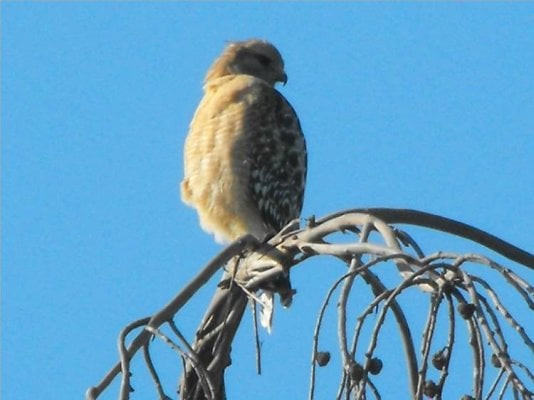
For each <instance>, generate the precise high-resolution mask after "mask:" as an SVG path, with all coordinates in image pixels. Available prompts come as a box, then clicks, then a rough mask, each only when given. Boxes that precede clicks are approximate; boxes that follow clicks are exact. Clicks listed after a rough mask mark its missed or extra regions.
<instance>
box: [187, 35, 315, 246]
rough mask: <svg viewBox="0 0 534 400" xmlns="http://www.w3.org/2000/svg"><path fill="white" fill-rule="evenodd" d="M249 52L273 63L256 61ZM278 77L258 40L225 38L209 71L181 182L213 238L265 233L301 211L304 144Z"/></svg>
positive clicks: (279, 67)
mask: <svg viewBox="0 0 534 400" xmlns="http://www.w3.org/2000/svg"><path fill="white" fill-rule="evenodd" d="M248 51H252V52H254V51H260V52H261V53H262V55H263V56H266V57H271V58H273V63H272V64H271V65H267V66H264V65H260V64H254V61H253V60H252V61H251V60H248V59H247V57H248V53H247V52H248ZM243 52H245V53H243ZM236 58H237V61H236ZM236 62H237V64H236ZM240 63H244V64H245V66H244V67H243V66H242V65H241V64H240ZM247 63H248V64H247ZM269 68H271V70H269ZM243 69H245V72H247V73H242V72H241V71H242V70H243ZM263 69H267V71H265V70H263ZM282 79H283V80H285V73H284V72H283V62H282V59H281V57H280V55H279V53H278V51H277V50H276V49H275V48H274V47H273V46H272V45H270V44H269V43H267V42H263V41H248V42H238V43H233V44H230V45H229V46H228V47H227V49H226V50H225V52H224V53H223V55H222V56H221V57H220V58H219V59H217V60H216V61H215V63H214V64H213V67H212V68H211V69H210V71H208V74H207V77H206V85H205V88H204V89H205V94H204V98H203V99H202V101H201V102H200V105H199V106H198V108H197V111H196V113H195V115H194V117H193V120H192V122H191V125H190V129H189V134H188V136H187V138H186V143H185V152H184V153H185V154H184V163H185V166H184V175H185V176H184V180H183V181H182V186H181V188H182V199H183V201H184V202H186V203H187V204H189V205H191V206H193V207H195V208H196V209H197V212H198V214H199V218H200V223H201V225H202V227H203V228H204V229H205V230H206V231H208V232H212V233H214V234H215V236H216V238H217V239H218V240H219V241H230V240H234V239H236V238H237V237H239V236H241V235H243V234H246V233H250V234H253V235H254V236H256V237H257V238H258V239H263V238H265V237H266V236H267V235H269V234H272V233H275V232H277V231H278V230H280V229H281V228H282V227H283V226H285V225H286V224H287V223H288V222H290V221H291V220H293V219H295V218H298V217H299V215H300V212H301V208H302V202H303V195H304V185H305V181H306V163H307V160H306V158H307V156H306V144H305V141H304V136H303V135H302V130H301V127H300V123H299V120H298V118H297V115H296V113H295V111H294V110H293V108H292V107H291V105H290V104H289V103H288V102H287V100H286V99H285V98H284V97H283V96H282V95H281V94H280V93H279V92H278V91H277V90H276V89H274V83H275V82H276V81H280V80H282Z"/></svg>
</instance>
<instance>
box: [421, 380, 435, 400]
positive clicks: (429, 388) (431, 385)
mask: <svg viewBox="0 0 534 400" xmlns="http://www.w3.org/2000/svg"><path fill="white" fill-rule="evenodd" d="M423 393H424V394H425V396H428V397H430V398H434V397H436V395H437V394H438V385H436V383H435V382H434V381H431V380H428V381H426V382H425V386H424V387H423Z"/></svg>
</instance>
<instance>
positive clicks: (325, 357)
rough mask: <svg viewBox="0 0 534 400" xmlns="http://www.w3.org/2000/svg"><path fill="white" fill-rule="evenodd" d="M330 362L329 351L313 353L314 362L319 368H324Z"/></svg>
mask: <svg viewBox="0 0 534 400" xmlns="http://www.w3.org/2000/svg"><path fill="white" fill-rule="evenodd" d="M329 361H330V352H329V351H318V352H317V353H315V362H316V363H317V365H319V367H324V366H325V365H326V364H328V362H329Z"/></svg>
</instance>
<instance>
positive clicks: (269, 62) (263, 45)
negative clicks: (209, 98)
mask: <svg viewBox="0 0 534 400" xmlns="http://www.w3.org/2000/svg"><path fill="white" fill-rule="evenodd" d="M234 74H246V75H251V76H254V77H256V78H259V79H262V80H264V81H265V82H267V83H269V84H270V85H273V86H274V84H275V83H276V82H282V83H283V84H285V83H286V82H287V75H286V73H285V71H284V60H283V59H282V56H281V55H280V52H279V51H278V50H277V49H276V47H274V46H273V45H272V44H271V43H269V42H266V41H264V40H259V39H252V40H247V41H244V42H230V43H229V44H228V45H227V46H226V48H225V49H224V51H223V54H222V55H221V57H219V58H218V59H217V60H216V61H215V63H214V64H213V65H212V67H211V68H210V70H209V71H208V74H207V75H206V82H208V81H210V80H211V79H215V78H220V77H222V76H225V75H234Z"/></svg>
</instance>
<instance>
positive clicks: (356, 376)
mask: <svg viewBox="0 0 534 400" xmlns="http://www.w3.org/2000/svg"><path fill="white" fill-rule="evenodd" d="M349 374H350V377H351V379H352V380H353V381H354V382H356V383H358V382H360V380H361V379H362V377H363V367H362V366H361V365H360V364H358V363H354V364H352V365H351V366H350V370H349Z"/></svg>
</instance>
